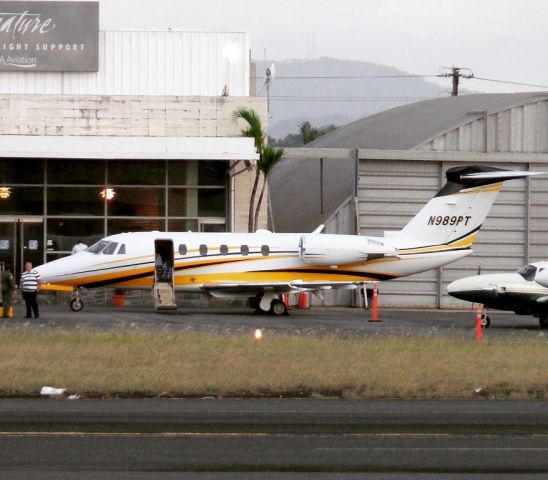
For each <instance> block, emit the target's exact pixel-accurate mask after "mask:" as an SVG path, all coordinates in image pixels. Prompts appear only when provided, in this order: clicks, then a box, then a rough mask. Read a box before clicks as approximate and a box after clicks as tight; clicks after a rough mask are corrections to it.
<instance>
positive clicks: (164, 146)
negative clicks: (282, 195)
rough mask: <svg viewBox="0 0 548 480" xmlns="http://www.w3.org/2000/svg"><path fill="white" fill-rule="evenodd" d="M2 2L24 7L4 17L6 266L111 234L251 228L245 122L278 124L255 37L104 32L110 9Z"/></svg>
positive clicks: (2, 209)
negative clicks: (263, 90) (258, 79)
mask: <svg viewBox="0 0 548 480" xmlns="http://www.w3.org/2000/svg"><path fill="white" fill-rule="evenodd" d="M0 3H1V4H2V7H3V10H2V11H4V12H14V13H10V14H9V15H11V16H12V17H9V18H6V16H4V17H3V18H2V19H0V21H1V22H3V23H2V28H1V29H0V145H1V148H0V261H9V262H10V263H12V264H15V271H16V272H17V273H19V272H20V271H21V270H20V269H21V261H22V260H23V259H28V260H31V261H33V262H34V263H35V264H41V263H43V262H44V261H50V260H53V259H55V258H57V257H59V256H63V255H67V254H68V253H70V251H71V248H72V246H73V245H74V244H76V243H78V241H79V240H83V241H84V242H85V243H87V244H91V243H93V242H95V241H96V240H97V239H99V238H101V237H103V236H105V235H107V234H114V233H119V232H123V231H139V230H170V231H173V230H192V231H238V230H245V229H246V226H247V224H246V219H247V208H248V199H249V194H250V190H251V185H252V181H253V175H252V173H251V172H249V171H246V170H244V171H243V172H242V173H241V174H240V175H234V173H235V172H237V171H240V170H242V168H239V167H237V166H236V165H235V164H236V163H237V162H240V161H248V162H249V161H253V160H255V159H256V158H257V153H256V151H255V147H254V145H253V141H252V139H249V138H242V137H241V136H240V127H241V125H237V124H236V123H235V122H234V121H233V120H232V114H233V112H234V110H235V109H236V108H239V107H246V108H253V109H255V111H257V112H258V113H259V115H260V116H261V117H262V119H263V121H264V122H265V123H266V121H267V120H266V119H267V117H266V100H265V99H264V98H258V97H254V96H252V95H250V68H251V66H250V61H249V36H248V34H247V33H244V32H201V31H178V30H171V29H170V30H165V31H157V30H142V31H104V30H101V29H100V26H99V15H98V11H99V2H94V1H85V2H50V1H44V2H25V1H18V2H13V1H12V2H4V1H2V2H0ZM6 15H8V14H6ZM29 16H32V18H34V19H35V20H33V22H37V23H33V24H32V25H37V27H36V28H34V27H33V29H32V31H31V29H30V28H23V26H24V25H25V22H27V21H28V18H30V17H29ZM17 25H19V27H17ZM52 25H53V26H55V28H54V29H53V28H52ZM16 27H17V28H16ZM38 27H39V29H38ZM35 30H36V31H35ZM264 218H266V216H265V215H263V219H264Z"/></svg>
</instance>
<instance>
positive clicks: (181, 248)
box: [179, 243, 187, 255]
mask: <svg viewBox="0 0 548 480" xmlns="http://www.w3.org/2000/svg"><path fill="white" fill-rule="evenodd" d="M186 253H187V248H186V244H184V243H181V244H180V245H179V255H186Z"/></svg>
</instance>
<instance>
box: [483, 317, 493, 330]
mask: <svg viewBox="0 0 548 480" xmlns="http://www.w3.org/2000/svg"><path fill="white" fill-rule="evenodd" d="M490 325H491V319H490V318H489V315H482V316H481V326H482V327H483V328H489V326H490Z"/></svg>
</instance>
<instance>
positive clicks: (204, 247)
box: [200, 243, 207, 257]
mask: <svg viewBox="0 0 548 480" xmlns="http://www.w3.org/2000/svg"><path fill="white" fill-rule="evenodd" d="M200 255H201V256H202V257H205V256H206V255H207V245H205V244H203V243H202V244H201V245H200Z"/></svg>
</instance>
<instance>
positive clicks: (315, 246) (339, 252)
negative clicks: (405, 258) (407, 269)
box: [299, 234, 398, 267]
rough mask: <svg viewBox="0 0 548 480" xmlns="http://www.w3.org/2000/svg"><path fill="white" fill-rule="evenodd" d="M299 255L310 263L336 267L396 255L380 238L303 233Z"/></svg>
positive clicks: (392, 248)
mask: <svg viewBox="0 0 548 480" xmlns="http://www.w3.org/2000/svg"><path fill="white" fill-rule="evenodd" d="M299 256H300V258H301V260H302V261H303V262H306V263H309V264H310V265H329V266H332V267H337V266H339V265H347V264H349V263H356V262H363V261H365V260H373V259H376V258H382V257H397V256H398V251H397V249H396V248H394V247H391V246H388V245H385V244H384V243H383V242H382V241H380V240H375V239H372V238H369V237H358V236H352V235H324V234H322V235H314V234H312V235H303V236H302V237H301V240H300V242H299Z"/></svg>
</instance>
